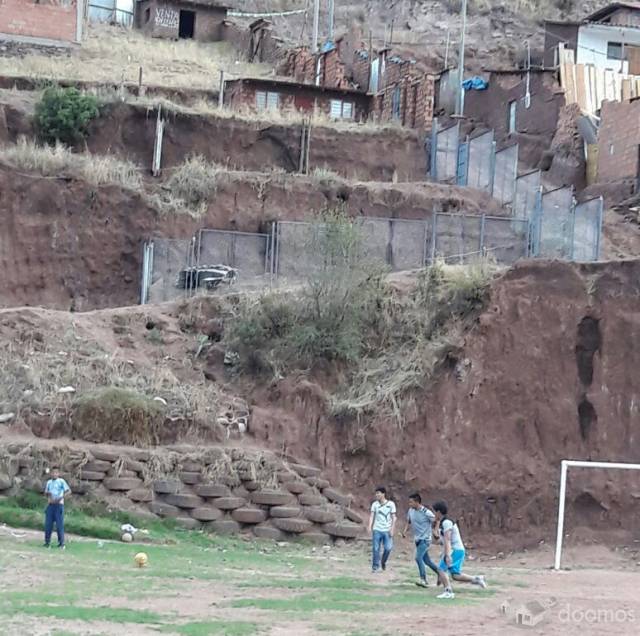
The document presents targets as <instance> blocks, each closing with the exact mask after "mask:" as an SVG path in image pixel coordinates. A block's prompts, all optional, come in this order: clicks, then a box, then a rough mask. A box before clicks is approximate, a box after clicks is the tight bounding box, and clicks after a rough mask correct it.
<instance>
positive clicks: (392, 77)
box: [281, 37, 437, 130]
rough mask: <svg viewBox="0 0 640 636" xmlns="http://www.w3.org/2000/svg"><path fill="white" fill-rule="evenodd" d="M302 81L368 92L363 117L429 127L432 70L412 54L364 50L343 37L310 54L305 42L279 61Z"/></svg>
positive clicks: (431, 107)
mask: <svg viewBox="0 0 640 636" xmlns="http://www.w3.org/2000/svg"><path fill="white" fill-rule="evenodd" d="M281 72H282V74H283V75H288V76H291V77H293V78H295V80H296V81H297V82H299V83H301V84H314V85H316V86H323V87H326V88H340V89H348V90H353V91H357V92H360V93H362V94H368V95H370V96H371V100H370V110H369V112H368V113H367V118H368V119H371V120H375V121H377V122H379V123H388V122H397V123H398V124H400V125H402V126H407V127H409V128H416V129H420V130H428V129H430V128H431V122H432V120H433V113H434V102H435V87H436V81H437V76H436V75H435V74H430V73H427V72H425V71H424V70H422V69H420V68H419V67H418V64H417V62H416V61H415V60H413V59H410V58H405V57H402V56H400V55H395V54H393V52H392V50H391V49H388V48H384V49H382V50H380V51H378V52H375V53H373V52H372V53H369V51H368V50H367V49H365V48H364V46H363V45H362V43H357V44H354V41H353V40H351V39H349V38H347V37H345V38H339V39H338V40H336V42H335V43H333V42H329V43H327V44H325V47H324V49H323V50H322V51H321V52H320V53H318V54H316V55H314V54H313V53H311V52H310V51H309V49H308V48H307V47H300V48H297V49H293V50H292V51H290V52H289V53H288V55H287V57H286V59H285V62H284V64H283V66H282V67H281Z"/></svg>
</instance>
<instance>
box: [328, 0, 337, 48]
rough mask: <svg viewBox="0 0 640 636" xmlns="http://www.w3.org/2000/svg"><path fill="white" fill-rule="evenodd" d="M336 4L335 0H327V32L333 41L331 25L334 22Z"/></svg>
mask: <svg viewBox="0 0 640 636" xmlns="http://www.w3.org/2000/svg"><path fill="white" fill-rule="evenodd" d="M335 15H336V5H335V0H329V33H328V37H329V39H330V40H331V41H333V25H334V23H335V19H336V17H335Z"/></svg>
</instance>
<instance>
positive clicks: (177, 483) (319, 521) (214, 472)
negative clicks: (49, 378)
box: [0, 443, 362, 543]
mask: <svg viewBox="0 0 640 636" xmlns="http://www.w3.org/2000/svg"><path fill="white" fill-rule="evenodd" d="M54 464H57V465H60V467H61V472H62V476H63V477H64V478H65V479H67V481H68V482H69V485H70V487H71V489H72V493H73V494H74V495H75V497H74V500H75V499H76V498H77V499H82V498H92V499H96V498H97V499H103V500H107V501H109V502H110V503H111V505H114V506H115V507H116V508H119V509H122V510H126V511H129V512H130V513H131V514H132V516H134V515H135V516H137V517H147V518H169V519H175V520H176V522H177V523H178V524H179V525H181V526H183V527H185V528H188V529H200V528H202V529H206V530H210V531H212V532H216V533H224V534H233V533H240V532H243V533H251V534H253V535H254V536H256V537H258V538H263V539H274V540H281V539H286V538H292V537H299V538H301V539H305V540H308V541H311V542H317V543H325V542H330V541H332V540H333V539H336V538H341V539H353V538H355V537H356V536H357V535H358V534H359V533H360V531H361V530H362V519H361V517H360V516H359V515H358V514H357V513H356V512H355V511H354V510H352V509H351V508H350V505H351V501H352V497H351V496H350V495H347V494H344V493H342V492H340V491H338V490H336V489H334V488H332V487H331V484H330V483H329V481H328V480H327V479H325V478H324V476H323V475H322V473H321V471H320V469H319V468H316V467H314V466H307V465H302V464H297V463H295V462H292V461H285V460H283V459H280V458H278V457H277V456H276V455H274V454H272V453H267V452H260V451H246V450H244V449H239V448H222V447H212V448H209V449H204V450H203V449H184V448H165V449H162V450H140V449H131V448H122V449H118V448H114V447H112V446H101V445H89V444H83V445H81V446H77V447H69V446H62V445H58V446H57V445H47V446H45V445H39V444H34V443H30V444H28V443H11V444H8V445H6V446H4V447H0V496H2V495H11V494H16V493H18V492H20V491H21V490H31V491H40V492H41V491H42V489H43V487H44V484H45V482H46V479H47V476H46V469H47V468H48V467H50V466H52V465H54Z"/></svg>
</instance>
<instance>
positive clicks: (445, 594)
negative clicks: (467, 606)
mask: <svg viewBox="0 0 640 636" xmlns="http://www.w3.org/2000/svg"><path fill="white" fill-rule="evenodd" d="M455 597H456V595H455V594H454V593H453V592H452V591H451V590H445V591H444V592H442V594H438V596H436V598H455Z"/></svg>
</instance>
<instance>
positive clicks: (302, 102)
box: [224, 78, 371, 121]
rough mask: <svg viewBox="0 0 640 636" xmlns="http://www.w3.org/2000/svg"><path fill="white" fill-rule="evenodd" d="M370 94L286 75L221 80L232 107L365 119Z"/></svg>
mask: <svg viewBox="0 0 640 636" xmlns="http://www.w3.org/2000/svg"><path fill="white" fill-rule="evenodd" d="M370 100H371V98H370V96H369V95H367V94H366V93H363V92H362V91H356V90H353V89H349V88H330V87H325V86H316V85H314V84H303V83H300V82H297V81H295V80H289V79H275V78H274V79H264V78H259V79H253V78H244V79H235V80H227V81H225V84H224V103H225V105H226V106H229V107H231V108H233V109H234V110H241V109H245V108H246V109H249V110H252V111H255V112H268V111H278V112H287V111H289V112H292V111H294V110H295V111H298V112H302V113H308V114H311V113H319V114H322V115H326V116H327V117H331V118H332V119H341V120H348V121H364V120H366V118H367V115H368V113H369V110H370Z"/></svg>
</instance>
